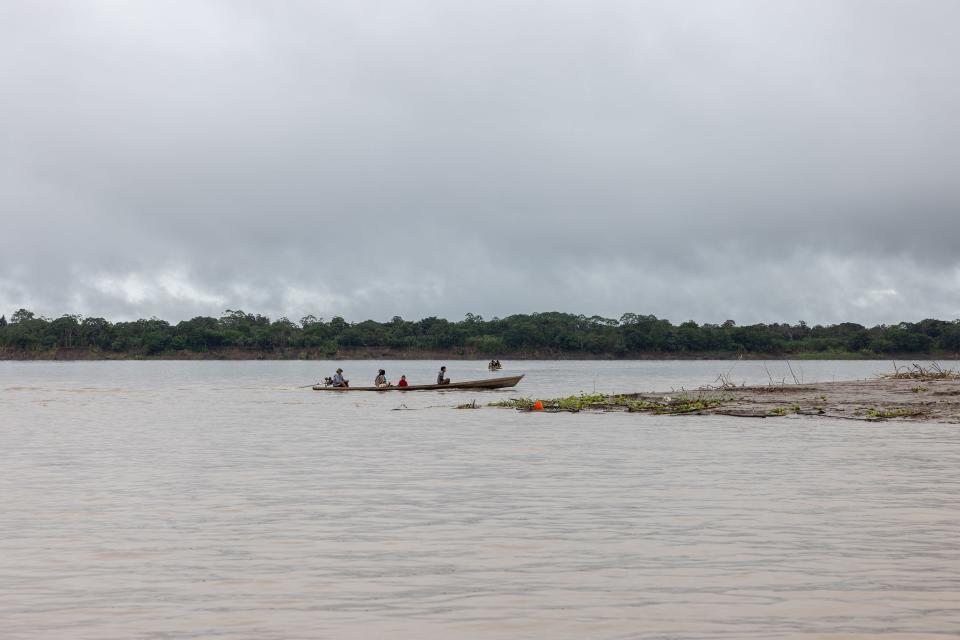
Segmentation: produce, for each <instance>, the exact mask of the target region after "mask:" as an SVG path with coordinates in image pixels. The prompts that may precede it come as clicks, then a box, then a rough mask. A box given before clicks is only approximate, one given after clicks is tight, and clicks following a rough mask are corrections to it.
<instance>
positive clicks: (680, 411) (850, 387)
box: [492, 374, 960, 423]
mask: <svg viewBox="0 0 960 640" xmlns="http://www.w3.org/2000/svg"><path fill="white" fill-rule="evenodd" d="M538 401H539V402H540V405H541V406H543V409H542V410H543V411H547V412H563V411H570V412H579V411H600V412H605V411H621V412H622V411H626V412H636V413H651V414H659V415H664V414H667V415H687V414H694V415H722V416H737V417H747V418H768V417H782V416H815V417H823V418H840V419H847V420H864V421H880V420H899V421H923V422H947V423H960V377H958V376H957V375H956V374H953V375H949V376H946V377H931V376H927V377H924V376H916V377H899V378H898V377H880V378H875V379H871V380H847V381H840V382H819V383H815V384H771V385H763V386H741V387H735V386H731V385H724V386H720V387H709V388H701V389H696V390H692V391H687V390H680V391H666V392H653V393H625V394H618V395H593V396H589V395H581V396H569V397H567V398H555V399H539V400H538V399H532V398H519V399H513V400H509V401H505V402H499V403H494V404H493V405H492V406H498V407H505V408H515V409H519V410H523V411H533V410H537V409H535V405H536V403H537V402H538Z"/></svg>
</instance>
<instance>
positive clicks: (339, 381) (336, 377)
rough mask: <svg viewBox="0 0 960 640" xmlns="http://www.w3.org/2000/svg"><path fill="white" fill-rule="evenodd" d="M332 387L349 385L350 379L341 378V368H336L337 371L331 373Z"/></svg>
mask: <svg viewBox="0 0 960 640" xmlns="http://www.w3.org/2000/svg"><path fill="white" fill-rule="evenodd" d="M332 380H333V384H332V385H331V386H333V387H349V386H350V381H349V380H344V379H343V369H337V372H336V373H335V374H333V379H332Z"/></svg>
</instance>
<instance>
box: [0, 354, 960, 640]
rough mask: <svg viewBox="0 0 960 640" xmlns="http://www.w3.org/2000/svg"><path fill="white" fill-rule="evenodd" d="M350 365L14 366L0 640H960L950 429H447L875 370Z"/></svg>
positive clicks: (648, 423)
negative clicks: (594, 399) (608, 397)
mask: <svg viewBox="0 0 960 640" xmlns="http://www.w3.org/2000/svg"><path fill="white" fill-rule="evenodd" d="M337 364H339V366H342V367H343V368H344V369H345V370H346V375H347V377H348V378H351V379H352V380H353V382H354V384H361V383H363V384H368V383H370V382H372V380H373V377H374V376H375V375H376V370H377V368H379V367H381V366H383V367H384V368H386V369H387V373H388V377H390V378H391V379H393V380H396V379H397V378H399V375H400V374H401V373H406V374H407V377H408V378H409V379H410V380H411V382H425V381H429V380H431V379H432V378H434V377H435V375H436V368H437V367H438V366H439V364H440V363H437V362H402V363H400V362H392V363H373V362H347V363H317V362H79V363H37V362H29V363H11V362H4V363H0V469H2V473H0V638H3V639H4V640H21V639H23V640H26V639H31V640H33V639H36V638H83V639H87V638H89V639H98V640H99V639H113V638H124V639H126V638H143V639H157V640H160V639H165V640H166V639H176V638H257V639H274V638H276V639H296V638H611V639H613V638H616V639H623V638H651V639H653V638H656V639H682V640H685V639H694V638H697V639H701V638H702V639H706V638H731V639H734V638H736V639H740V638H744V639H750V638H818V639H824V638H828V639H840V638H844V639H849V638H875V637H884V638H946V637H955V636H958V635H960V428H958V427H957V426H956V425H942V424H914V423H910V424H907V423H896V422H884V423H865V422H857V421H850V420H836V421H830V420H817V419H813V418H807V417H783V418H769V419H746V418H729V417H698V416H684V417H675V416H651V415H637V414H623V413H610V414H586V413H581V414H540V413H520V412H515V411H511V410H504V409H494V408H482V409H478V410H457V409H454V408H452V407H453V406H455V405H457V404H461V403H465V402H470V401H472V400H474V399H475V400H477V401H478V404H485V403H486V402H489V401H493V400H498V399H506V398H510V397H520V396H524V397H555V396H558V395H570V394H574V393H577V392H579V391H585V392H588V393H590V392H593V391H594V389H596V390H597V391H604V392H614V391H653V390H669V389H677V390H679V389H680V388H687V389H691V388H696V387H697V386H699V385H703V384H711V383H714V382H715V381H716V378H717V376H718V375H719V374H721V373H722V374H726V375H728V377H729V378H731V379H733V380H735V381H736V382H738V383H739V382H747V383H765V382H767V381H768V380H769V379H775V380H776V381H777V382H780V381H781V379H786V380H787V381H788V382H789V381H792V379H793V377H797V378H798V379H802V381H805V382H813V381H818V380H840V379H851V378H863V377H869V376H871V375H873V374H875V373H877V372H881V371H889V370H890V369H891V365H890V364H889V363H883V362H816V363H802V365H798V363H791V364H792V367H793V372H792V373H791V372H790V371H789V369H788V368H787V367H786V366H785V364H784V363H780V362H768V363H765V364H764V363H754V362H505V363H504V364H505V365H506V366H505V369H504V371H503V372H501V373H499V374H488V373H487V371H486V369H485V366H484V363H481V362H448V363H446V364H447V365H448V367H449V369H450V371H449V374H450V375H451V377H453V378H454V379H455V380H456V379H474V378H483V377H487V376H488V375H515V374H516V373H526V374H527V378H526V379H524V380H523V381H522V382H521V383H520V385H519V386H518V387H517V388H515V389H512V390H506V391H496V392H469V391H467V392H425V393H416V394H405V395H401V394H398V393H387V394H376V393H349V394H343V393H326V392H314V391H311V390H310V389H300V388H296V387H297V386H298V385H304V384H307V383H310V382H314V381H316V380H317V379H318V378H320V377H322V376H324V375H331V374H332V373H333V369H334V368H335V367H336V366H337ZM947 364H952V363H947ZM798 369H799V371H798Z"/></svg>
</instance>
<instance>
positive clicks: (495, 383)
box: [313, 375, 523, 391]
mask: <svg viewBox="0 0 960 640" xmlns="http://www.w3.org/2000/svg"><path fill="white" fill-rule="evenodd" d="M521 378H523V376H522V375H519V376H509V377H506V378H487V379H486V380H465V381H463V382H451V383H449V384H411V385H408V386H406V387H397V386H393V387H328V386H325V385H322V384H318V385H315V386H314V387H313V390H314V391H448V390H450V389H477V390H483V389H506V388H507V387H515V386H517V383H518V382H520V379H521Z"/></svg>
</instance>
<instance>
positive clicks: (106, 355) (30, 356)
mask: <svg viewBox="0 0 960 640" xmlns="http://www.w3.org/2000/svg"><path fill="white" fill-rule="evenodd" d="M494 358H496V359H499V360H520V361H522V360H910V361H917V360H921V361H934V360H954V359H960V358H958V354H956V353H953V352H949V353H948V352H931V353H882V354H881V353H867V352H859V351H858V352H851V351H814V352H804V353H789V354H784V353H737V352H729V351H709V352H690V351H686V352H677V351H663V352H659V351H657V352H633V353H585V352H580V351H573V352H565V351H556V350H550V349H543V350H528V351H517V352H514V353H510V352H498V353H493V352H483V351H473V350H469V349H449V350H403V349H390V348H379V347H376V348H374V347H370V348H353V349H339V350H337V351H334V352H330V351H326V350H322V349H304V348H296V349H273V350H268V351H267V350H256V349H239V348H234V347H231V348H225V349H210V350H208V351H187V350H180V351H164V352H159V353H151V354H147V353H139V352H125V351H104V350H100V349H67V348H58V349H47V350H25V349H11V348H6V349H3V348H0V361H4V360H6V361H14V360H23V361H31V360H40V361H85V360H91V361H96V360H182V361H192V360H325V361H330V360H492V359H494Z"/></svg>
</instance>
